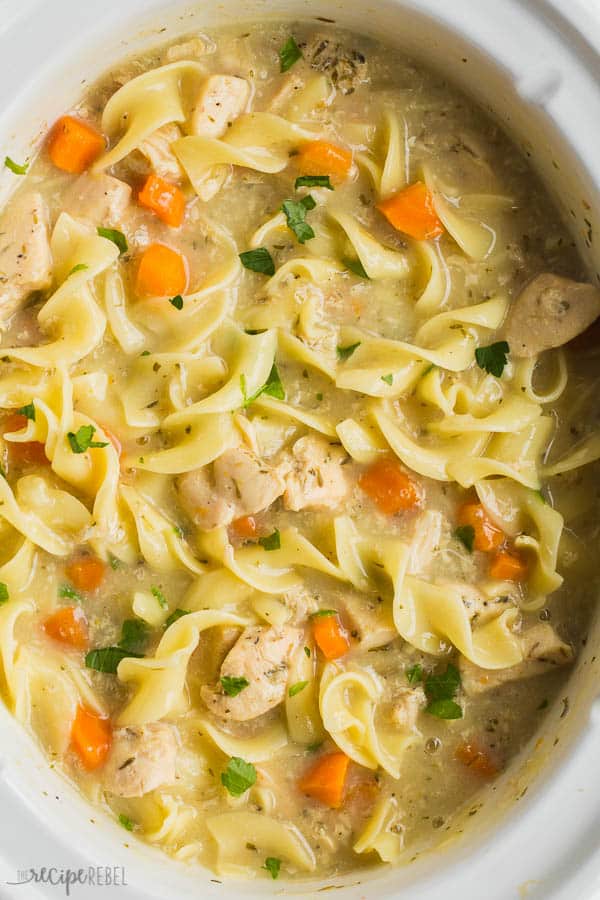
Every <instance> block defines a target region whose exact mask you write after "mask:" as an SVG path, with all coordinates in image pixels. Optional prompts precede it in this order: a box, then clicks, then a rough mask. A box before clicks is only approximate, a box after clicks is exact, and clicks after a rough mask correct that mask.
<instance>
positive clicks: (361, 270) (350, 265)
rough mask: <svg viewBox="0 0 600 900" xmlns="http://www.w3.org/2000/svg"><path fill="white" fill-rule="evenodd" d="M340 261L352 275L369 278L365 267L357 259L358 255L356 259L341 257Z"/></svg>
mask: <svg viewBox="0 0 600 900" xmlns="http://www.w3.org/2000/svg"><path fill="white" fill-rule="evenodd" d="M342 262H343V264H344V266H345V267H346V268H347V269H348V271H350V272H352V274H353V275H356V276H358V278H366V279H367V281H369V280H370V279H369V276H368V275H367V272H366V269H365V267H364V266H363V264H362V263H361V261H360V259H358V257H357V258H356V259H343V260H342Z"/></svg>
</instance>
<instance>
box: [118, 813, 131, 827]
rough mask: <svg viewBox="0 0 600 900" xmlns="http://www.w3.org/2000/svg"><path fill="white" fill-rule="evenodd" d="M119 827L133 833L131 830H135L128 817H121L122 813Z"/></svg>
mask: <svg viewBox="0 0 600 900" xmlns="http://www.w3.org/2000/svg"><path fill="white" fill-rule="evenodd" d="M119 825H122V826H123V828H125V829H126V830H127V831H133V829H134V828H135V825H134V824H133V822H132V821H131V819H130V818H129V816H125V815H123V813H121V815H120V816H119Z"/></svg>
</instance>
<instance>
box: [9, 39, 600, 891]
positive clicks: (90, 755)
mask: <svg viewBox="0 0 600 900" xmlns="http://www.w3.org/2000/svg"><path fill="white" fill-rule="evenodd" d="M6 165H7V167H8V168H10V170H11V172H12V173H13V174H11V175H10V177H11V178H14V179H15V186H16V190H15V193H14V196H13V197H12V198H11V199H10V201H9V203H8V205H7V208H6V211H5V212H4V214H3V218H2V232H3V235H4V240H3V242H2V248H1V249H0V266H1V269H2V284H1V286H0V313H1V317H2V325H3V336H2V369H1V372H0V407H1V409H2V413H1V418H0V425H1V429H0V430H1V433H2V438H1V449H2V466H3V472H2V474H3V475H4V477H3V478H2V479H0V494H1V498H0V500H1V503H0V527H1V529H2V548H3V549H2V554H3V555H2V559H1V560H0V654H1V655H0V659H1V671H2V674H3V694H4V698H5V701H6V703H7V705H8V706H9V707H10V709H11V710H13V711H14V713H15V715H16V717H17V718H18V720H19V721H20V722H22V723H23V724H24V725H26V726H28V727H29V728H31V729H32V730H33V732H34V733H35V734H36V736H37V738H38V739H39V741H40V743H41V744H42V746H43V747H44V749H45V750H46V752H47V754H48V758H49V760H51V761H52V763H53V764H57V765H59V766H60V767H61V768H62V769H63V770H64V771H65V772H66V773H67V774H68V775H69V776H70V777H71V778H72V779H73V780H74V781H75V782H76V783H77V784H78V785H79V787H80V788H81V790H82V791H83V792H84V793H85V794H86V795H87V796H88V797H89V798H90V802H92V803H94V804H95V805H97V806H100V807H103V808H104V809H105V810H107V811H108V812H109V814H110V815H111V816H112V817H113V818H114V820H115V821H116V822H117V823H119V824H120V825H121V826H122V827H123V828H124V829H126V830H128V831H131V832H133V834H134V835H135V836H137V837H139V838H143V839H145V840H147V841H149V842H151V843H153V844H155V845H158V846H159V847H161V848H163V849H164V850H165V851H166V852H167V853H169V854H171V855H172V856H174V857H176V858H177V859H179V860H184V861H187V862H198V863H201V864H203V865H207V866H209V867H211V868H212V869H214V870H215V871H216V872H217V873H219V874H225V875H228V874H233V875H242V876H245V877H263V878H266V879H276V878H288V877H302V876H307V875H310V874H311V873H315V874H317V875H318V876H320V877H326V876H331V875H334V874H336V873H340V872H343V871H346V870H349V869H353V868H356V867H363V866H369V865H372V864H374V863H377V862H383V863H396V862H400V861H402V860H403V859H412V858H414V857H415V855H416V854H418V853H419V852H420V850H421V849H423V848H425V847H430V846H433V845H435V843H436V842H437V841H439V840H441V839H442V837H443V836H444V835H445V834H446V832H447V831H448V830H449V829H451V828H452V820H453V815H454V814H455V813H456V812H457V810H459V809H462V808H464V806H465V804H467V803H471V804H472V803H473V802H474V797H475V795H476V793H477V792H478V791H481V790H483V789H484V788H485V785H486V784H489V783H491V782H493V781H494V779H495V778H496V777H498V776H499V775H500V773H502V772H503V771H504V770H505V769H506V767H507V766H508V764H509V763H510V760H511V758H512V757H513V756H514V755H515V754H516V753H517V752H518V751H519V750H520V749H521V748H522V747H523V746H524V744H525V743H526V742H527V740H528V739H529V738H530V736H531V735H532V734H533V733H534V732H535V730H536V729H537V727H538V726H539V724H540V722H541V721H542V718H543V716H544V715H545V713H544V710H546V709H547V708H548V707H549V706H550V705H551V704H552V703H553V700H554V699H555V697H556V695H557V693H558V692H559V691H564V684H565V681H566V679H567V678H568V677H569V673H570V671H571V666H572V664H573V662H574V660H575V658H576V656H577V653H578V650H579V649H580V647H581V645H582V641H584V639H585V634H586V628H587V620H588V615H589V610H590V607H591V602H592V598H593V596H594V593H595V589H596V584H595V579H596V572H595V565H594V554H593V553H590V549H591V547H592V545H593V543H595V541H596V539H597V536H598V519H597V515H596V509H595V507H596V493H597V488H596V487H595V485H596V484H597V473H598V463H597V460H598V458H599V457H600V439H599V438H598V431H597V422H596V414H595V413H594V409H593V400H594V397H595V394H596V392H597V383H598V382H597V379H598V375H597V373H596V360H597V352H596V347H595V342H594V333H593V330H590V326H591V325H592V324H593V322H594V321H595V320H596V318H597V317H598V315H599V313H600V292H599V291H598V290H597V288H595V287H592V286H591V285H589V284H587V283H586V281H585V273H584V272H583V271H582V269H581V264H580V262H579V259H578V257H577V255H576V252H575V250H574V249H573V245H572V243H571V240H570V238H569V236H568V233H567V231H566V230H565V228H564V227H563V225H562V224H561V222H560V220H559V219H558V217H557V215H556V213H555V211H554V209H553V207H552V205H551V203H550V201H549V199H548V197H547V196H546V195H545V193H544V191H543V189H542V188H541V187H540V186H539V185H538V183H537V182H536V180H535V178H534V176H533V175H532V173H531V171H530V170H529V168H528V165H527V163H526V162H525V161H524V160H523V158H522V157H521V156H520V154H519V152H518V151H517V150H516V149H515V148H514V147H513V146H512V145H511V144H510V143H509V141H508V140H507V138H506V137H505V136H504V135H503V134H502V133H501V132H500V131H499V129H498V128H497V126H496V125H495V124H493V123H491V122H490V121H489V120H488V119H487V118H486V117H485V116H484V114H483V113H482V112H481V111H480V110H479V109H478V108H476V107H475V106H474V105H473V104H472V103H471V102H469V101H468V100H466V99H465V98H464V97H463V96H462V95H460V94H459V93H457V92H456V91H455V90H454V89H453V88H452V87H450V86H449V85H448V84H447V83H446V82H444V81H443V80H441V79H440V78H439V77H438V76H436V75H434V74H431V73H428V72H426V71H423V70H422V69H420V68H419V67H418V66H415V65H413V63H412V62H409V61H407V60H406V58H405V57H404V56H403V54H402V53H400V52H396V51H391V50H390V49H389V48H385V47H381V46H379V45H377V44H374V43H371V42H369V41H367V40H366V39H363V38H359V37H357V36H355V35H350V34H343V33H340V32H339V31H338V30H337V29H335V28H332V29H326V28H325V27H322V26H319V27H318V29H317V28H315V27H314V25H303V24H298V25H295V26H293V27H292V26H290V25H289V24H285V25H283V24H280V25H268V26H267V25H256V26H254V27H253V28H252V29H251V31H249V32H247V33H241V32H240V30H239V29H238V30H234V31H232V30H229V31H223V32H218V33H217V32H215V33H214V34H211V35H193V36H190V37H189V38H186V39H185V40H182V41H179V42H178V43H175V44H172V45H170V46H167V47H166V48H161V49H158V50H156V51H154V52H152V53H150V54H148V55H146V56H144V57H140V58H139V59H135V60H131V61H128V62H126V63H124V64H123V66H122V67H121V68H120V69H119V70H117V71H113V72H111V73H110V74H109V75H108V76H107V77H106V78H105V79H104V80H103V81H102V82H101V83H99V84H98V85H96V86H95V87H94V88H93V89H91V90H90V91H89V92H88V94H87V95H86V96H85V97H84V99H83V100H82V101H81V103H80V105H79V106H78V107H77V108H75V109H74V110H71V111H68V112H67V113H65V115H64V116H63V117H62V118H61V119H60V120H59V121H58V122H57V123H56V124H55V125H54V126H53V127H52V128H51V130H50V132H49V134H48V136H47V138H46V139H45V141H44V143H43V146H42V147H41V148H40V152H39V154H38V156H37V157H36V159H35V160H33V161H32V162H31V165H29V164H28V161H24V160H16V161H14V160H12V159H10V158H9V157H7V161H6Z"/></svg>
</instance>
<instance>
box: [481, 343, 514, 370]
mask: <svg viewBox="0 0 600 900" xmlns="http://www.w3.org/2000/svg"><path fill="white" fill-rule="evenodd" d="M509 353H510V347H509V346H508V344H507V342H506V341H497V342H496V343H495V344H490V345H489V347H478V348H477V349H476V351H475V360H476V361H477V365H478V366H479V368H480V369H484V370H485V371H486V372H489V374H490V375H495V376H496V378H500V376H501V375H502V373H503V372H504V366H505V365H506V363H507V361H508V360H507V357H508V354H509Z"/></svg>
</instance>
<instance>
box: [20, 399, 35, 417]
mask: <svg viewBox="0 0 600 900" xmlns="http://www.w3.org/2000/svg"><path fill="white" fill-rule="evenodd" d="M17 412H18V413H19V414H20V415H22V416H25V418H26V419H31V421H32V422H35V406H34V405H33V400H32V401H31V403H28V404H27V405H26V406H22V407H21V408H20V409H18V410H17Z"/></svg>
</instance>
